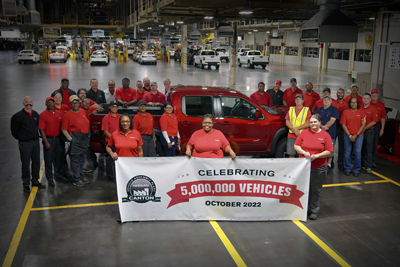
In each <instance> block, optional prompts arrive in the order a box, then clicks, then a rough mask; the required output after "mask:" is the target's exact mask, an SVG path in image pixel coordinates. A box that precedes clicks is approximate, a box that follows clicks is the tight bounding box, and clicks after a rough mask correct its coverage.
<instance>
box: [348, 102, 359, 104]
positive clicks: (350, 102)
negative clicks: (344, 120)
mask: <svg viewBox="0 0 400 267" xmlns="http://www.w3.org/2000/svg"><path fill="white" fill-rule="evenodd" d="M350 104H358V103H357V102H350Z"/></svg>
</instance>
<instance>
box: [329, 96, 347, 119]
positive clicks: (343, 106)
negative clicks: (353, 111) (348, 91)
mask: <svg viewBox="0 0 400 267" xmlns="http://www.w3.org/2000/svg"><path fill="white" fill-rule="evenodd" d="M332 103H333V102H332ZM336 105H337V106H336V107H337V109H338V110H339V120H340V118H341V117H342V114H343V111H345V110H346V109H348V108H349V106H347V102H346V101H344V99H343V101H342V103H340V102H339V101H336Z"/></svg>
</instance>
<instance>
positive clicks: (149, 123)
mask: <svg viewBox="0 0 400 267" xmlns="http://www.w3.org/2000/svg"><path fill="white" fill-rule="evenodd" d="M153 127H154V120H153V116H151V114H150V113H147V112H146V115H142V114H141V113H139V112H138V113H137V114H136V116H135V117H133V128H135V129H136V130H137V131H139V133H140V134H146V135H152V134H153Z"/></svg>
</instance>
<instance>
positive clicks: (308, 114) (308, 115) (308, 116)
mask: <svg viewBox="0 0 400 267" xmlns="http://www.w3.org/2000/svg"><path fill="white" fill-rule="evenodd" d="M310 117H311V111H310V109H308V113H307V119H306V121H309V120H310Z"/></svg>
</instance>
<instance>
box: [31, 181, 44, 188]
mask: <svg viewBox="0 0 400 267" xmlns="http://www.w3.org/2000/svg"><path fill="white" fill-rule="evenodd" d="M32 186H37V187H39V188H46V185H44V184H42V183H39V182H37V183H32Z"/></svg>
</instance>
